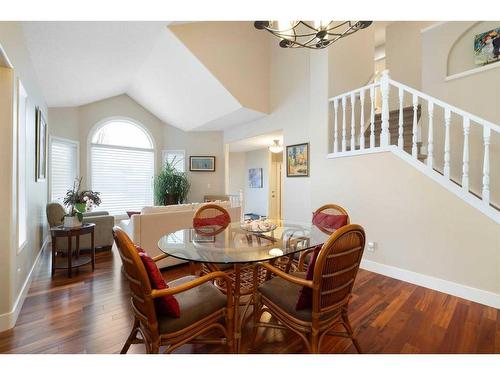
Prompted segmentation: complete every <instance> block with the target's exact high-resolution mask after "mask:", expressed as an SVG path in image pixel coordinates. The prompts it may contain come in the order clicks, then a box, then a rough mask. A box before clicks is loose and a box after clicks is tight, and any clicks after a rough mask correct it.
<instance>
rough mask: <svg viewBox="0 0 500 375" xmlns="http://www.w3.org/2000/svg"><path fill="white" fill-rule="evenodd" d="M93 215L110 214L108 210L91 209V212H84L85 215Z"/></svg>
mask: <svg viewBox="0 0 500 375" xmlns="http://www.w3.org/2000/svg"><path fill="white" fill-rule="evenodd" d="M92 216H109V212H108V211H91V212H84V213H83V217H92Z"/></svg>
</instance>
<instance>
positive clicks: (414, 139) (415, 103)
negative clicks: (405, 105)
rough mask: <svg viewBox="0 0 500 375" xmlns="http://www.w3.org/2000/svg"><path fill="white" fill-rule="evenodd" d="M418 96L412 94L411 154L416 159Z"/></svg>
mask: <svg viewBox="0 0 500 375" xmlns="http://www.w3.org/2000/svg"><path fill="white" fill-rule="evenodd" d="M417 111H418V97H417V95H416V94H413V129H412V133H413V134H412V138H411V142H412V145H411V156H412V157H413V158H414V159H416V158H418V146H417V141H418V117H417Z"/></svg>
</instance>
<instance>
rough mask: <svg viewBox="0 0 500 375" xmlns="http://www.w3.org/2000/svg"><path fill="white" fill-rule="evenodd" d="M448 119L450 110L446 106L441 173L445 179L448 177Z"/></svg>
mask: <svg viewBox="0 0 500 375" xmlns="http://www.w3.org/2000/svg"><path fill="white" fill-rule="evenodd" d="M450 120H451V111H450V110H449V109H448V108H445V110H444V129H445V130H444V169H443V174H444V177H446V178H447V179H449V178H450Z"/></svg>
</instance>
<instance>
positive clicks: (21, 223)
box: [17, 81, 28, 249]
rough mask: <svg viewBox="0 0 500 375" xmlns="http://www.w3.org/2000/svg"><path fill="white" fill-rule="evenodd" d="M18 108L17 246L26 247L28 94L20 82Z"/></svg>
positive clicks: (19, 247)
mask: <svg viewBox="0 0 500 375" xmlns="http://www.w3.org/2000/svg"><path fill="white" fill-rule="evenodd" d="M18 83H19V85H18V104H17V105H18V107H17V153H18V154H17V244H18V249H21V248H23V247H24V244H25V243H26V240H27V232H28V216H27V180H26V170H27V168H26V164H27V163H26V111H27V109H28V94H27V93H26V90H25V89H24V87H23V84H22V83H21V81H18Z"/></svg>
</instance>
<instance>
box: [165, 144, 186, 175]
mask: <svg viewBox="0 0 500 375" xmlns="http://www.w3.org/2000/svg"><path fill="white" fill-rule="evenodd" d="M173 153H178V154H180V153H182V155H184V157H183V163H184V170H183V171H182V172H183V173H186V150H180V149H178V150H171V149H168V150H162V151H161V167H162V168H165V160H166V156H167V154H173Z"/></svg>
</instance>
